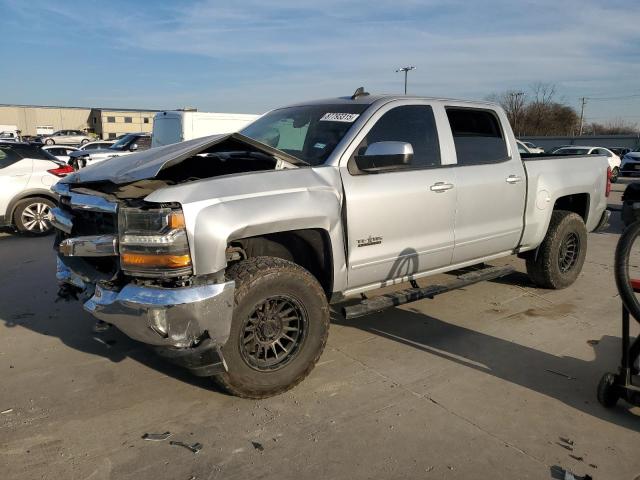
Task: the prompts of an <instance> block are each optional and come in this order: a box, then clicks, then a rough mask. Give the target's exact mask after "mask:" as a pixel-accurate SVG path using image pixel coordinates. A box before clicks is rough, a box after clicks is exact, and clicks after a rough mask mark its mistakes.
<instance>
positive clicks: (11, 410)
mask: <svg viewBox="0 0 640 480" xmlns="http://www.w3.org/2000/svg"><path fill="white" fill-rule="evenodd" d="M11 412H13V408H7V409H6V410H3V411H1V412H0V415H4V414H5V413H11Z"/></svg>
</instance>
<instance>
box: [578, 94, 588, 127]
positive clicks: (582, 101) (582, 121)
mask: <svg viewBox="0 0 640 480" xmlns="http://www.w3.org/2000/svg"><path fill="white" fill-rule="evenodd" d="M580 101H581V104H582V106H581V107H580V134H579V136H582V129H583V128H584V106H585V105H586V104H587V97H582V98H581V99H580Z"/></svg>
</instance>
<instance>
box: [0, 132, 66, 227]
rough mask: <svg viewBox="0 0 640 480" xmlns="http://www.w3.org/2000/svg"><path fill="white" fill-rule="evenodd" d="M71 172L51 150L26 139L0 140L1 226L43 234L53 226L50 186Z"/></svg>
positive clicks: (54, 197) (53, 202)
mask: <svg viewBox="0 0 640 480" xmlns="http://www.w3.org/2000/svg"><path fill="white" fill-rule="evenodd" d="M71 172H73V168H71V167H70V166H68V165H65V164H63V163H62V162H60V161H59V160H58V159H57V158H55V157H54V156H53V155H51V154H50V153H48V152H46V151H45V150H42V149H41V148H39V147H38V146H35V145H30V144H28V143H12V144H10V143H5V144H0V226H15V227H16V228H17V229H18V231H19V232H22V233H30V234H34V235H44V234H47V233H49V232H50V231H51V230H52V226H51V209H52V208H53V207H54V206H55V204H56V196H55V194H54V193H53V192H52V191H51V186H52V185H53V184H55V183H56V182H57V181H58V180H60V178H61V177H64V176H65V175H67V174H68V173H71Z"/></svg>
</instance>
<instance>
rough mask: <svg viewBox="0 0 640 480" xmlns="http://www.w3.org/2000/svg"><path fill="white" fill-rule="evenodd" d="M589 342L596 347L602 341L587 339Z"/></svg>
mask: <svg viewBox="0 0 640 480" xmlns="http://www.w3.org/2000/svg"><path fill="white" fill-rule="evenodd" d="M587 343H588V344H589V345H591V346H592V347H594V346H596V345H598V344H599V343H600V340H587Z"/></svg>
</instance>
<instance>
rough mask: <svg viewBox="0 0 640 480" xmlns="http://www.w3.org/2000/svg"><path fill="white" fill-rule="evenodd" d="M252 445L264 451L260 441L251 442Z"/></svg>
mask: <svg viewBox="0 0 640 480" xmlns="http://www.w3.org/2000/svg"><path fill="white" fill-rule="evenodd" d="M251 445H253V448H255V449H256V450H258V451H260V452H264V447H263V446H262V444H261V443H260V442H251Z"/></svg>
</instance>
